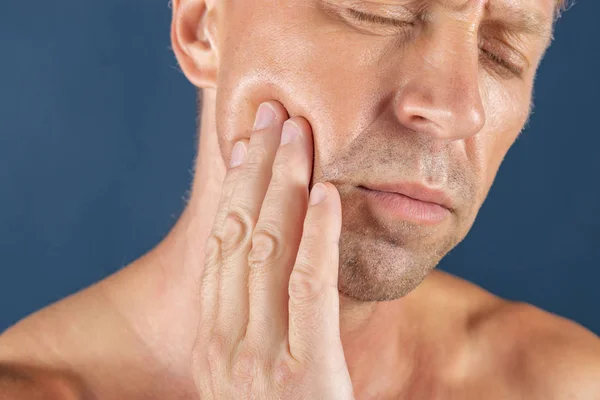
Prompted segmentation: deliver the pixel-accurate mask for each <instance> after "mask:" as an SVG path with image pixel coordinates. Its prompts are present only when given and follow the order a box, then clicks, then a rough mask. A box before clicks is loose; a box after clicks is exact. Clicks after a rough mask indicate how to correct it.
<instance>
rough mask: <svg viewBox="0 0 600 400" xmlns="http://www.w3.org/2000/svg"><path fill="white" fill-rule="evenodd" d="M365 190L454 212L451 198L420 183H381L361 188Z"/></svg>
mask: <svg viewBox="0 0 600 400" xmlns="http://www.w3.org/2000/svg"><path fill="white" fill-rule="evenodd" d="M361 187H362V188H364V189H369V190H376V191H378V192H388V193H397V194H401V195H403V196H406V197H410V198H411V199H414V200H418V201H422V202H425V203H433V204H437V205H439V206H442V207H444V208H445V209H447V210H448V211H452V209H453V205H452V200H451V199H450V196H449V195H448V194H447V193H446V192H444V191H442V190H436V189H431V188H428V187H426V186H425V185H422V184H420V183H380V184H368V185H362V186H361Z"/></svg>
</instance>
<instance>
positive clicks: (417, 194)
mask: <svg viewBox="0 0 600 400" xmlns="http://www.w3.org/2000/svg"><path fill="white" fill-rule="evenodd" d="M358 188H359V190H361V191H362V192H364V193H365V194H366V195H367V198H368V201H369V203H370V205H371V206H372V207H374V208H375V210H376V211H377V212H380V213H383V214H385V216H386V217H388V216H390V217H392V218H395V219H401V220H407V221H412V222H415V223H418V224H424V225H435V224H438V223H440V222H442V221H443V220H445V219H446V217H448V215H449V214H450V213H451V211H452V201H451V199H450V196H449V195H447V194H446V193H445V192H443V191H441V190H435V189H430V188H427V187H426V186H424V185H421V184H419V183H401V184H368V185H361V186H359V187H358Z"/></svg>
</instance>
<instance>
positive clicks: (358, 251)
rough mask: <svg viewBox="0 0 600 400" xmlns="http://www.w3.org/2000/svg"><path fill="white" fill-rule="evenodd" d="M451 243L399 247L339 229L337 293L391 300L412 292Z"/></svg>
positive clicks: (440, 242) (378, 239)
mask: <svg viewBox="0 0 600 400" xmlns="http://www.w3.org/2000/svg"><path fill="white" fill-rule="evenodd" d="M454 242H455V241H454V240H451V239H448V238H446V239H438V240H437V241H435V242H433V243H430V242H429V241H424V242H422V243H421V244H415V243H412V244H411V246H403V245H398V244H397V243H395V242H393V241H390V240H386V239H385V238H384V237H381V236H370V235H368V234H365V232H364V231H359V232H357V231H354V230H345V229H342V235H341V237H340V267H339V283H338V287H339V291H340V293H341V294H342V295H344V296H346V297H349V298H351V299H354V300H358V301H365V302H368V301H391V300H396V299H399V298H401V297H404V296H406V295H407V294H408V293H410V292H412V291H413V290H414V289H415V288H416V287H417V286H419V284H420V283H421V282H423V280H424V279H425V278H426V277H427V275H428V274H429V273H430V272H431V271H432V270H433V269H434V268H435V267H436V266H437V265H438V264H439V262H440V260H441V259H442V258H443V257H444V255H446V254H447V253H448V252H449V251H450V250H451V249H452V248H453V247H454V244H453V243H454Z"/></svg>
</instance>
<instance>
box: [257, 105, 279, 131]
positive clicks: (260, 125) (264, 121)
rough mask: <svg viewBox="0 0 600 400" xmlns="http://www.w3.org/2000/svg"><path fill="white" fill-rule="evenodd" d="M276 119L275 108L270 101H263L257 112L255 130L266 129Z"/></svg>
mask: <svg viewBox="0 0 600 400" xmlns="http://www.w3.org/2000/svg"><path fill="white" fill-rule="evenodd" d="M274 121H275V110H273V107H271V106H270V105H269V103H262V104H261V105H260V107H258V111H257V112H256V120H255V121H254V130H255V131H259V130H261V129H265V128H266V127H268V126H269V125H271V124H272V123H273V122H274Z"/></svg>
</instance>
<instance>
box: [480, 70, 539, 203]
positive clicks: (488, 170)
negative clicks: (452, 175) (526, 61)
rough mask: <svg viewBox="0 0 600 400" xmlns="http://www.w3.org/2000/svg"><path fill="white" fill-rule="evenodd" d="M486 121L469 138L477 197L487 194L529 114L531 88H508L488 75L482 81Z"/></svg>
mask: <svg viewBox="0 0 600 400" xmlns="http://www.w3.org/2000/svg"><path fill="white" fill-rule="evenodd" d="M482 87H483V89H484V90H482V94H483V97H484V99H485V103H486V105H485V108H486V125H485V127H484V129H483V130H482V132H481V133H480V134H479V135H477V136H476V137H474V138H473V139H472V140H473V141H474V142H476V145H475V146H474V147H476V148H477V149H478V151H479V154H480V156H479V157H478V161H477V163H478V164H479V165H478V170H479V172H480V175H481V177H482V180H483V184H482V185H481V190H482V193H481V198H482V200H483V198H484V197H485V196H486V195H487V193H488V191H489V189H490V187H491V186H492V184H493V182H494V179H495V178H496V174H497V173H498V169H499V168H500V165H501V164H502V161H503V160H504V157H505V156H506V154H507V152H508V150H509V149H510V147H511V146H512V145H513V144H514V142H515V140H516V138H517V137H518V135H519V133H520V132H521V130H522V129H523V126H524V125H525V122H526V121H527V118H528V116H529V108H530V102H531V90H530V89H528V90H524V89H522V88H521V89H520V90H517V89H513V90H510V88H509V89H507V88H506V86H502V84H501V83H499V82H497V81H496V80H494V78H489V79H488V80H487V81H486V82H484V83H483V84H482Z"/></svg>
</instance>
